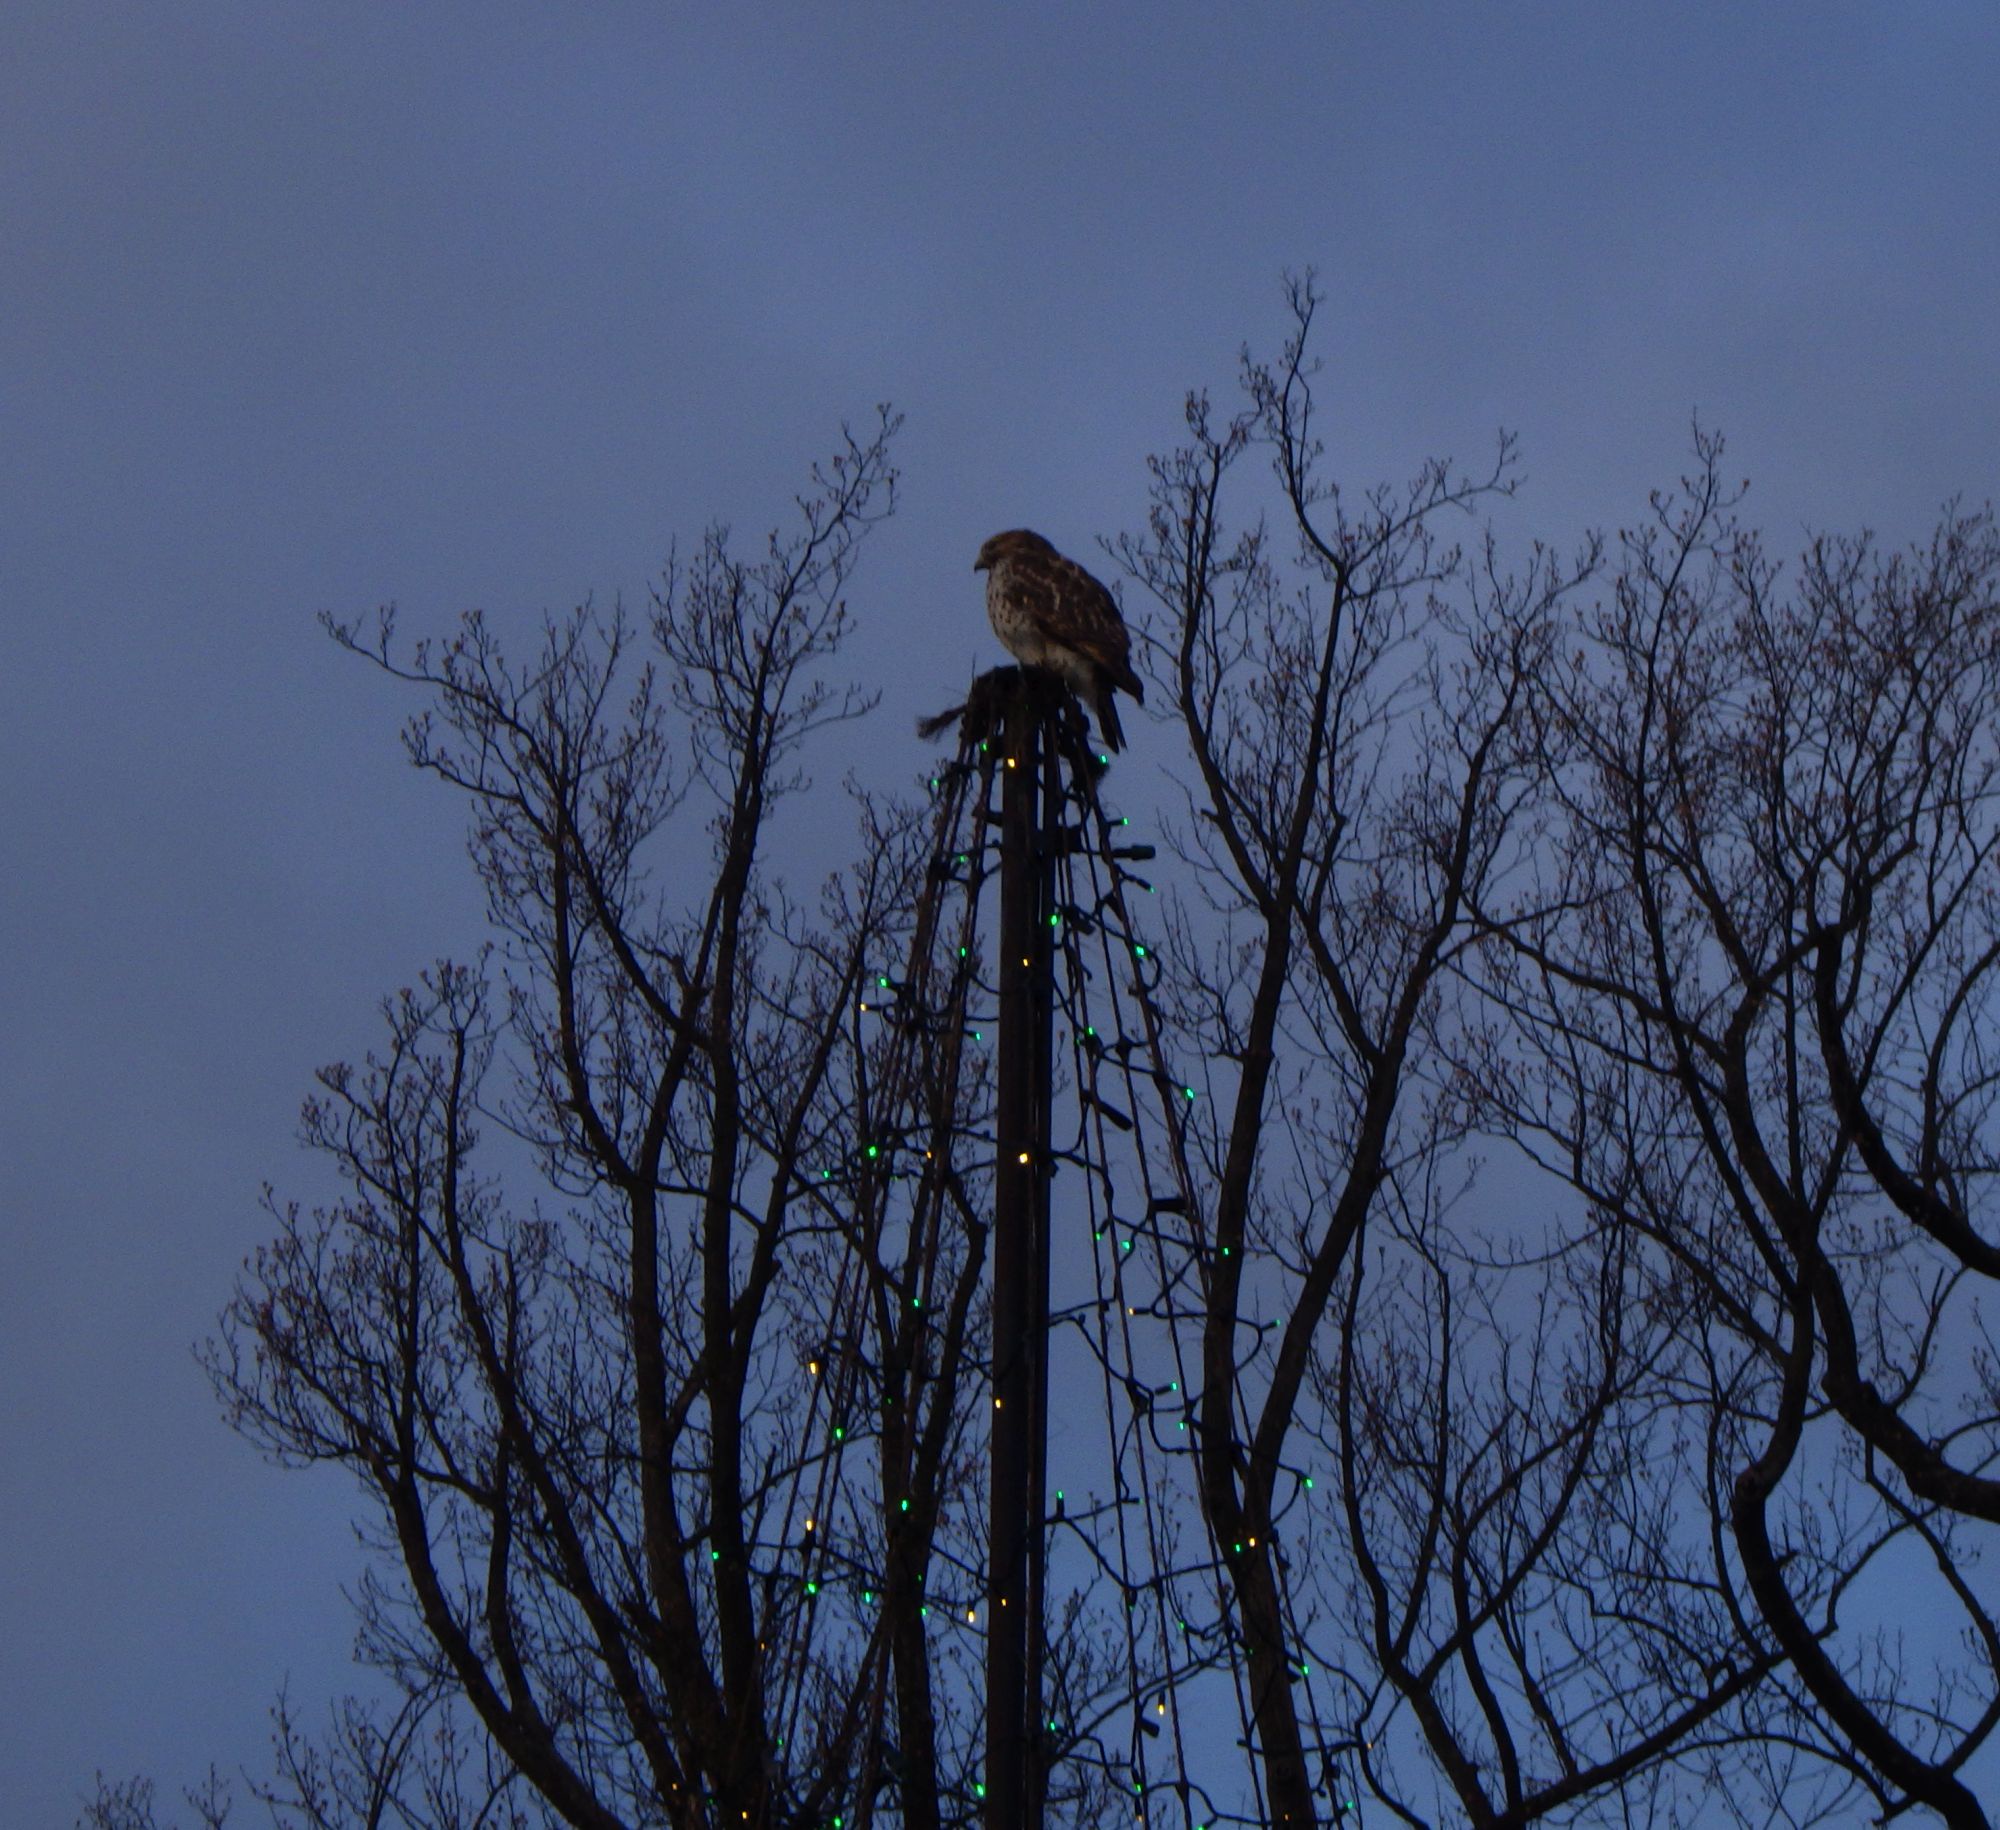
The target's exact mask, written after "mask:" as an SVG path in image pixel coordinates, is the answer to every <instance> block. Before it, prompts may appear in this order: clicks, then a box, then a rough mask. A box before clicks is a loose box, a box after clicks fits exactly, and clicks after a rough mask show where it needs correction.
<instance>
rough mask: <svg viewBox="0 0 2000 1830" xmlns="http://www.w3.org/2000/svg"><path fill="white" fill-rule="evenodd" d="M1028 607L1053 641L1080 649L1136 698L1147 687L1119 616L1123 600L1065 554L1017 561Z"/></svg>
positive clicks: (1023, 557)
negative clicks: (1134, 664)
mask: <svg viewBox="0 0 2000 1830" xmlns="http://www.w3.org/2000/svg"><path fill="white" fill-rule="evenodd" d="M1015 567H1016V570H1017V572H1018V573H1021V574H1024V575H1025V576H1023V577H1022V580H1021V582H1022V585H1023V587H1024V597H1025V599H1026V608H1027V609H1028V611H1029V614H1030V615H1032V616H1033V618H1034V620H1035V624H1036V627H1037V628H1039V629H1040V630H1041V631H1042V633H1043V634H1044V635H1045V636H1047V637H1048V639H1049V640H1050V641H1053V642H1059V643H1061V644H1062V646H1063V647H1065V648H1069V649H1072V650H1074V651H1075V652H1076V653H1077V654H1080V655H1082V656H1084V657H1085V659H1087V660H1090V661H1093V662H1095V663H1096V664H1097V665H1098V666H1099V667H1101V668H1103V669H1104V672H1105V674H1106V675H1107V677H1108V678H1109V679H1110V680H1111V682H1112V684H1113V685H1115V686H1118V687H1121V688H1123V690H1124V691H1126V692H1128V693H1130V694H1131V695H1132V697H1133V698H1134V699H1140V700H1143V699H1144V697H1145V694H1144V690H1143V688H1141V686H1140V684H1139V677H1138V675H1137V674H1135V673H1134V672H1133V671H1132V637H1131V635H1130V633H1129V632H1128V631H1127V630H1126V627H1125V619H1124V618H1123V617H1122V616H1120V615H1119V614H1118V600H1117V599H1116V598H1114V597H1113V596H1112V595H1111V593H1110V592H1109V591H1107V590H1106V589H1105V588H1104V587H1103V585H1101V584H1100V583H1098V581H1097V580H1096V579H1094V578H1093V577H1091V575H1090V574H1089V573H1088V572H1086V571H1085V570H1084V569H1083V567H1082V566H1080V565H1078V564H1077V563H1076V561H1075V560H1074V559H1065V558H1064V557H1063V556H1062V554H1060V553H1052V554H1049V555H1048V556H1047V557H1043V556H1041V555H1039V554H1035V555H1029V554H1024V555H1022V556H1021V557H1020V558H1019V559H1017V560H1016V561H1015Z"/></svg>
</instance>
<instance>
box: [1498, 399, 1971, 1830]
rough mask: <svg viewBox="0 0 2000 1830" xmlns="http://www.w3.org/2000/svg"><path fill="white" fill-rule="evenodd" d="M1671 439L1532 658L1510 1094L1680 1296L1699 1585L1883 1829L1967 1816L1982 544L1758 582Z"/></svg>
mask: <svg viewBox="0 0 2000 1830" xmlns="http://www.w3.org/2000/svg"><path fill="white" fill-rule="evenodd" d="M1697 457H1698V466H1697V469H1696V472H1695V474H1694V475H1693V476H1691V477H1690V478H1688V479H1686V480H1685V482H1684V484H1683V486H1682V489H1681V491H1680V492H1679V493H1678V494H1675V495H1670V496H1660V497H1657V498H1656V499H1655V501H1654V505H1653V514H1652V517H1651V519H1650V520H1649V521H1648V522H1647V523H1646V524H1644V525H1642V526H1640V527H1639V528H1637V529H1635V530H1633V531H1631V532H1629V533H1627V534H1625V535H1624V536H1623V537H1622V557H1621V564H1620V567H1619V570H1618V575H1617V578H1616V581H1615V589H1614V592H1613V595H1612V597H1611V599H1610V601H1609V602H1607V603H1606V604H1604V605H1603V606H1602V607H1601V608H1600V609H1598V610H1597V611H1596V612H1595V613H1593V614H1592V615H1591V616H1590V617H1589V618H1588V619H1586V621H1585V623H1584V625H1583V627H1582V628H1581V630H1580V631H1579V632H1578V635H1577V637H1576V638H1575V641H1574V643H1573V644H1572V645H1566V647H1565V649H1564V650H1563V651H1562V652H1560V653H1557V654H1555V655H1552V656H1551V657H1550V662H1549V665H1548V667H1547V668H1546V670H1545V671H1544V672H1543V674H1542V675H1541V676H1540V678H1539V680H1538V685H1537V695H1536V717H1537V721H1538V724H1539V726H1540V729H1541V731H1542V734H1543V741H1544V743H1545V745H1546V755H1547V763H1548V776H1549V780H1550V783H1551V791H1552V793H1553V794H1554V796H1555V797H1556V799H1557V800H1558V801H1559V804H1560V809H1561V812H1560V820H1559V822H1558V824H1557V826H1556V828H1555V829H1554V831H1553V833H1552V843H1551V845H1550V847H1549V849H1548V850H1547V851H1546V852H1545V853H1544V854H1543V859H1542V864H1543V877H1542V881H1541V883H1540V885H1539V887H1538V892H1537V894H1536V896H1535V897H1534V898H1532V899H1529V900H1531V901H1532V902H1533V905H1534V908H1535V913H1534V915H1533V918H1532V919H1529V920H1523V919H1521V908H1520V907H1517V908H1516V909H1515V910H1513V911H1512V912H1511V913H1510V914H1509V915H1508V917H1507V918H1506V919H1505V920H1499V919H1496V921H1495V933H1496V936H1500V937H1503V938H1504V943H1505V944H1504V946H1503V947H1501V948H1498V949H1496V951H1495V953H1494V954H1493V960H1494V963H1495V966H1496V971H1495V973H1494V977H1493V980H1492V984H1493V988H1494V990H1495V992H1496V994H1497V995H1499V996H1501V997H1502V998H1504V999H1505V1000H1506V1001H1507V1002H1508V1003H1509V1004H1511V1006H1512V1007H1513V1011H1514V1014H1515V1017H1516V1018H1517V1020H1518V1023H1519V1025H1520V1028H1519V1031H1518V1033H1519V1034H1521V1035H1522V1036H1524V1037H1527V1038H1530V1039H1532V1043H1533V1051H1532V1053H1533V1065H1534V1067H1535V1068H1536V1069H1538V1070H1539V1071H1538V1072H1530V1071H1528V1068H1529V1063H1528V1061H1527V1060H1525V1059H1524V1060H1523V1061H1522V1062H1521V1063H1520V1067H1521V1071H1520V1072H1519V1073H1518V1074H1515V1075H1512V1076H1509V1077H1508V1079H1507V1084H1510V1085H1512V1086H1514V1087H1516V1088H1518V1089H1519V1091H1520V1094H1521V1097H1520V1098H1519V1099H1518V1100H1515V1101H1513V1102H1511V1104H1512V1109H1511V1111H1510V1114H1509V1116H1510V1119H1511V1121H1512V1122H1514V1123H1515V1124H1517V1125H1518V1127H1519V1128H1520V1129H1521V1131H1522V1133H1523V1135H1524V1136H1531V1137H1536V1138H1539V1139H1540V1140H1541V1142H1542V1144H1543V1145H1544V1147H1545V1150H1546V1154H1547V1157H1548V1160H1550V1161H1551V1162H1552V1163H1553V1164H1555V1165H1557V1166H1559V1167H1560V1168H1561V1169H1562V1170H1563V1172H1564V1173H1565V1174H1566V1175H1568V1176H1569V1177H1570V1178H1571V1179H1572V1180H1573V1181H1574V1182H1575V1184H1576V1185H1577V1186H1578V1187H1579V1188H1581V1189H1582V1190H1584V1192H1585V1193H1586V1194H1587V1196H1588V1198H1589V1199H1590V1201H1591V1202H1592V1203H1593V1204H1595V1205H1596V1206H1597V1207H1598V1208H1599V1209H1600V1210H1601V1211H1603V1212H1604V1213H1606V1214H1607V1215H1610V1216H1614V1217H1615V1219H1616V1221H1617V1223H1618V1224H1619V1225H1620V1226H1621V1227H1623V1228H1624V1229H1626V1230H1627V1231H1628V1232H1629V1233H1630V1234H1631V1235H1632V1236H1633V1237H1634V1239H1635V1240H1639V1241H1643V1249H1644V1251H1645V1252H1646V1254H1647V1256H1648V1258H1649V1260H1650V1261H1651V1265H1652V1272H1651V1279H1652V1282H1653V1284H1654V1286H1655V1288H1656V1289H1658V1290H1660V1291H1663V1292H1664V1291H1672V1292H1673V1293H1674V1295H1675V1300H1676V1301H1677V1303H1678V1306H1679V1307H1680V1308H1681V1310H1682V1313H1683V1316H1684V1320H1683V1322H1682V1324H1681V1326H1682V1327H1683V1329H1684V1330H1685V1332H1686V1334H1687V1337H1688V1340H1689V1345H1690V1348H1691V1350H1692V1354H1693V1357H1694V1359H1695V1360H1696V1361H1697V1362H1698V1363H1699V1364H1700V1365H1702V1366H1703V1367H1704V1368H1705V1378H1704V1380H1703V1381H1702V1382H1701V1384H1700V1385H1699V1386H1698V1387H1697V1388H1695V1389H1692V1390H1691V1391H1690V1393H1689V1398H1690V1401H1691V1402H1693V1403H1695V1404H1696V1405H1698V1407H1699V1408H1700V1409H1701V1410H1702V1411H1703V1412H1704V1413H1705V1416H1706V1420H1707V1431H1708V1436H1709V1443H1710V1448H1709V1459H1710V1478H1709V1482H1708V1487H1709V1494H1708V1498H1709V1503H1710V1505H1711V1506H1712V1508H1713V1512H1714V1518H1715V1524H1716V1528H1717V1532H1718V1537H1719V1541H1720V1540H1722V1539H1724V1538H1726V1545H1727V1554H1726V1556H1725V1557H1723V1559H1722V1562H1723V1565H1724V1567H1725V1568H1726V1571H1727V1576H1728V1581H1729V1587H1730V1595H1731V1605H1732V1606H1734V1607H1736V1608H1738V1609H1739V1610H1740V1611H1741V1613H1742V1614H1743V1616H1744V1617H1745V1620H1746V1623H1747V1624H1748V1626H1749V1629H1750V1630H1751V1631H1752V1632H1753V1633H1754V1634H1755V1635H1757V1636H1758V1637H1760V1638H1766V1639H1768V1640H1769V1641H1770V1642H1771V1643H1772V1644H1773V1645H1775V1646H1776V1647H1777V1648H1778V1649H1780V1650H1781V1651H1782V1654H1783V1656H1784V1659H1785V1662H1786V1667H1787V1673H1788V1682H1789V1684H1790V1686H1791V1689H1792V1698H1793V1703H1794V1717H1795V1724H1796V1725H1795V1727H1794V1729H1793V1731H1792V1732H1793V1733H1794V1734H1795V1735H1796V1736H1797V1737H1799V1738H1800V1740H1801V1741H1809V1742H1811V1743H1812V1744H1813V1745H1814V1746H1815V1747H1816V1749H1817V1751H1818V1753H1819V1754H1820V1755H1821V1756H1822V1757H1824V1758H1825V1759H1827V1760H1829V1761H1833V1762H1837V1763H1839V1764H1840V1765H1842V1766H1844V1767H1845V1769H1846V1770H1847V1771H1848V1772H1850V1773H1851V1774H1852V1775H1853V1776H1854V1778H1855V1780H1856V1781H1857V1783H1859V1784H1861V1785H1863V1786H1864V1787H1865V1788H1866V1790H1867V1792H1868V1793H1869V1794H1870V1795H1871V1796H1872V1798H1873V1800H1874V1802H1875V1805H1876V1807H1877V1809H1878V1810H1879V1811H1880V1812H1881V1814H1882V1815H1883V1816H1884V1817H1885V1818H1886V1817H1887V1816H1890V1815H1893V1814H1895V1813H1896V1812H1898V1811H1901V1810H1904V1809H1907V1808H1909V1807H1910V1806H1912V1805H1916V1806H1922V1807H1926V1808H1928V1809H1929V1810H1931V1811H1934V1812H1935V1813H1937V1815H1938V1816H1939V1817H1940V1818H1942V1819H1943V1820H1944V1821H1945V1822H1947V1823H1949V1824H1952V1825H1955V1826H1969V1825H1983V1824H1986V1823H1987V1822H1988V1821H1989V1818H1988V1815H1987V1811H1986V1808H1985V1807H1984V1806H1983V1805H1982V1804H1981V1803H1980V1802H1979V1800H1978V1798H1977V1796H1976V1793H1975V1789H1974V1787H1973V1786H1972V1785H1971V1784H1970V1783H1968V1781H1967V1779H1966V1777H1965V1767H1966V1763H1967V1762H1968V1760H1969V1759H1970V1758H1971V1757H1972V1756H1973V1754H1974V1753H1975V1751H1976V1750H1978V1749H1979V1748H1980V1747H1981V1746H1982V1745H1985V1744H1988V1743H1989V1742H1990V1739H1991V1737H1992V1734H1993V1731H1994V1729H1995V1727H1996V1725H2000V1634H1996V1623H1995V1618H1994V1610H1993V1607H1992V1605H1991V1599H1990V1595H1989V1594H1987V1593H1984V1592H1982V1585H1981V1582H1980V1580H1979V1579H1978V1577H1977V1575H1976V1563H1977V1558H1978V1555H1979V1552H1980V1550H1981V1548H1982V1544H1983V1543H1984V1544H1990V1542H1991V1527H1992V1526H1993V1525H1994V1524H1995V1523H2000V1472H1996V1466H1995V1459H1994V1458H1995V1450H1996V1446H2000V1439H1997V1438H1996V1433H1995V1431H1996V1421H2000V1404H1997V1403H1996V1401H2000V1385H1996V1380H1995V1373H1994V1359H1993V1351H1992V1350H1993V1339H1992V1334H1991V1331H1990V1321H1989V1320H1988V1319H1987V1318H1986V1316H1985V1315H1984V1314H1983V1312H1982V1308H1981V1298H1982V1292H1986V1293H1989V1294H1990V1289H1991V1283H1992V1279H1993V1278H1994V1277H1995V1275H1996V1273H2000V1244H1996V1233H1995V1229H1994V1225H1993V1221H1992V1217H1991V1208H1990V1201H1991V1196H1990V1191H1989V1184H1988V1180H1987V1178H1988V1176H1989V1175H1990V1173H1991V1168H1992V1165H1993V1161H1994V1144H1993V1132H1992V1122H1993V1116H1994V1108H1993V1098H1994V1081H1993V1068H1992V1062H1991V1048H1990V1035H1991V1030H1992V1025H1993V1022H1994V1019H1995V1016H1996V1015H2000V1012H1996V1010H1995V1006H1994V984H1993V980H1994V968H1995V966H1996V964H2000V922H1996V915H2000V882H1996V878H1995V875H1994V868H1995V862H1996V847H2000V818H1997V817H1996V815H2000V804H1996V798H1995V796H1996V788H1997V787H2000V779H1997V778H1996V773H1995V771H1996V740H1995V733H1996V729H2000V722H1996V720H2000V646H1996V636H2000V608H1996V602H1995V598H1996V584H2000V539H1996V535H1995V531H1994V527H1993V524H1992V521H1991V518H1990V516H1988V515H1984V514H1980V515H1967V514H1963V513H1961V512H1959V511H1958V510H1957V509H1955V508H1954V509H1952V510H1949V511H1948V512H1947V514H1946V516H1945V518H1944V520H1943V522H1942V523H1941V525H1940V526H1939V527H1938V529H1937V531H1936V533H1935V534H1934V535H1933V536H1932V537H1931V539H1930V540H1929V542H1928V543H1927V544H1925V545H1923V546H1920V547H1918V548H1916V549H1914V550H1912V551H1910V552H1908V553H1903V554H1884V553H1882V552H1881V551H1879V550H1878V548H1877V547H1876V545H1875V543H1874V542H1873V541H1872V540H1871V539H1869V538H1867V537H1865V536H1864V537H1860V538H1852V539H1831V538H1822V539H1817V540H1815V541H1813V542H1812V544H1811V545H1810V546H1809V547H1808V548H1807V550H1806V552H1805V554H1804V556H1803V558H1802V559H1801V560H1800V562H1799V564H1798V566H1797V567H1796V569H1795V571H1794V572H1793V573H1792V574H1791V575H1790V577H1789V578H1788V577H1787V576H1786V575H1785V573H1784V572H1783V571H1782V570H1781V568H1780V567H1778V566H1777V565H1775V564H1774V563H1772V562H1771V561H1770V560H1769V559H1768V558H1767V557H1766V556H1765V554H1764V552H1763V550H1762V548H1761V546H1760V544H1759V542H1758V540H1757V539H1756V537H1755V536H1754V535H1753V534H1752V533H1750V532H1749V531H1747V530H1746V529H1745V528H1743V527H1742V526H1741V525H1740V524H1739V523H1738V521H1737V520H1736V518H1735V515H1734V507H1735V503H1736V501H1737V499H1738V496H1737V495H1736V494H1732V492H1731V491H1730V490H1729V489H1728V488H1727V487H1726V486H1725V483H1724V481H1723V477H1722V473H1721V458H1722V446H1721V441H1720V440H1719V439H1717V438H1715V437H1714V436H1713V435H1709V434H1698V435H1697ZM1522 906H1526V903H1524V904H1523V905H1522ZM1503 960H1504V962H1505V963H1504V965H1502V964H1501V962H1502V961H1503ZM1918 1598H1921V1599H1920V1602H1919V1599H1918Z"/></svg>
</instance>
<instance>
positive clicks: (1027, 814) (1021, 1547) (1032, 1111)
mask: <svg viewBox="0 0 2000 1830" xmlns="http://www.w3.org/2000/svg"><path fill="white" fill-rule="evenodd" d="M1038 687H1039V682H1038V681H1037V680H1036V679H1035V677H1034V676H1033V675H1032V674H1027V673H1023V674H1022V675H1021V677H1020V682H1019V690H1018V691H1017V692H1015V693H1014V694H1013V695H1012V696H1011V697H1010V699H1009V702H1008V706H1007V719H1006V727H1005V735H1004V737H1003V739H1002V757H1001V764H1000V774H1001V790H1000V971H999V993H1000V1012H999V1018H1000V1037H999V1051H998V1060H997V1062H996V1064H995V1070H996V1085H995V1088H994V1096H995V1115H994V1116H995V1123H994V1131H995V1137H996V1140H997V1144H998V1150H999V1160H998V1162H997V1164H996V1166H995V1169H994V1178H993V1433H992V1459H991V1482H992V1486H991V1493H990V1506H991V1511H990V1533H989V1540H988V1541H989V1547H990V1556H991V1559H992V1574H991V1582H992V1588H991V1592H990V1593H989V1595H988V1597H987V1639H986V1782H985V1783H986V1825H987V1830H1039V1827H1040V1825H1041V1822H1042V1816H1043V1803H1044V1799H1043V1793H1044V1790H1045V1771H1046V1761H1045V1760H1044V1759H1043V1757H1042V1702H1041V1663H1042V1633H1041V1621H1040V1619H1039V1615H1040V1612H1041V1601H1042V1569H1041V1565H1042V1540H1043V1484H1044V1483H1043V1465H1044V1461H1045V1457H1046V1442H1045V1440H1044V1433H1045V1428H1046V1424H1045V1412H1046V1407H1047V1390H1048V1383H1047V1379H1048V1375H1047V1364H1046V1356H1047V1313H1048V1192H1049V1176H1048V1172H1049V1162H1048V1147H1049V1103H1050V1096H1051V1091H1052V1086H1053V1080H1052V1075H1051V1072H1050V1039H1051V1034H1052V1022H1053V1018H1052V1010H1051V1007H1052V1004H1053V995H1052V994H1053V983H1052V979H1051V975H1050V948H1049V914H1050V911H1051V908H1052V906H1053V900H1054V898H1053V856H1052V848H1051V847H1050V845H1049V843H1048V842H1047V837H1046V825H1047V814H1048V813H1049V812H1051V811H1053V810H1054V807H1055V806H1056V805H1057V804H1058V803H1055V802H1054V801H1053V800H1051V802H1050V804H1049V806H1048V807H1044V805H1043V800H1044V796H1043V794H1042V792H1041V781H1040V776H1041V766H1040V765H1041V760H1042V754H1043V748H1044V734H1043V713H1042V705H1041V702H1042V700H1043V699H1044V697H1045V692H1043V691H1041V690H1038Z"/></svg>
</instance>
